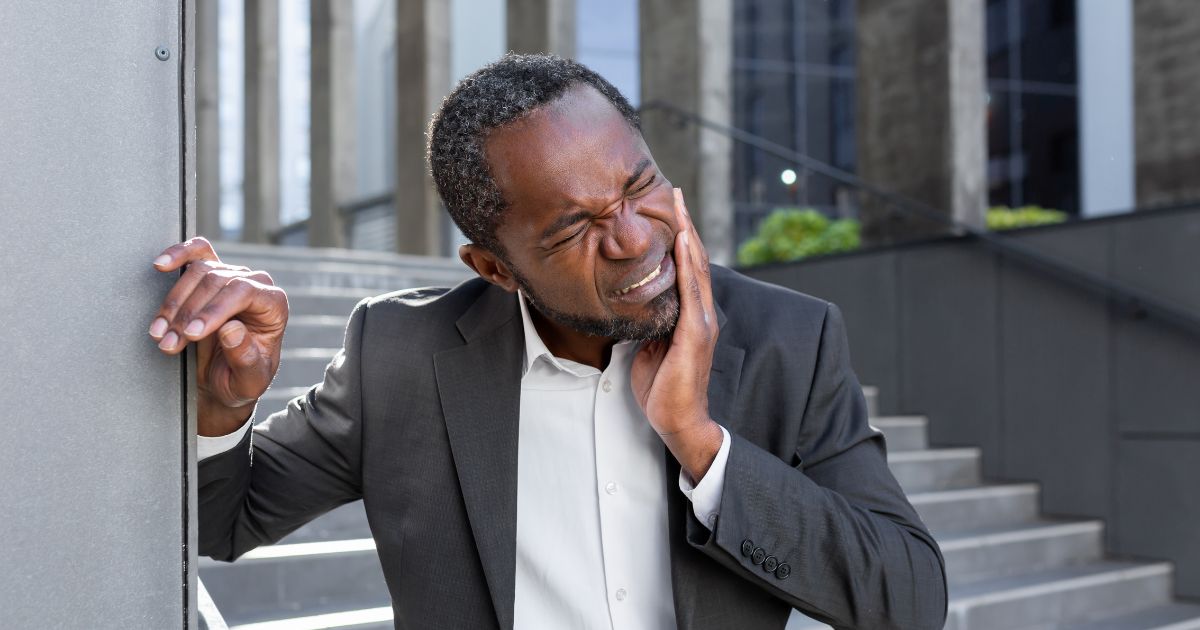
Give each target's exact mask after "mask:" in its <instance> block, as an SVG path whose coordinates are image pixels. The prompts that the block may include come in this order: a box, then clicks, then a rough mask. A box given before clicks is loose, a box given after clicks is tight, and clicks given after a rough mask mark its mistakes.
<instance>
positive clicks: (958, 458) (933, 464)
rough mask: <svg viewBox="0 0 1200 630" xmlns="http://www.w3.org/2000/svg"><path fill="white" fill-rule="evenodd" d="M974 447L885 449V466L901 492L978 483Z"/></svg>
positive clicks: (978, 460)
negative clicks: (893, 476) (886, 453)
mask: <svg viewBox="0 0 1200 630" xmlns="http://www.w3.org/2000/svg"><path fill="white" fill-rule="evenodd" d="M980 457H981V455H980V452H979V449H977V448H939V449H932V450H928V449H927V450H920V451H898V452H893V453H888V468H890V469H891V470H892V474H893V475H895V476H896V480H897V481H899V482H900V487H901V488H904V492H905V493H907V494H911V493H914V492H928V491H933V490H951V489H954V488H968V487H971V486H977V485H979V483H980V481H979V467H980Z"/></svg>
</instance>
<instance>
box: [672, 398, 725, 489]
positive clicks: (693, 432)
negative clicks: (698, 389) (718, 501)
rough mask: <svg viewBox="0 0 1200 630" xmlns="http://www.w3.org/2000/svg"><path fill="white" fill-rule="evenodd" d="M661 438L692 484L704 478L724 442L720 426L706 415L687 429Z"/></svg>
mask: <svg viewBox="0 0 1200 630" xmlns="http://www.w3.org/2000/svg"><path fill="white" fill-rule="evenodd" d="M661 437H662V440H663V443H664V444H666V446H667V450H669V451H671V454H672V455H673V456H674V457H675V459H676V460H677V461H678V462H679V466H680V468H682V469H683V472H684V474H686V475H687V476H688V478H689V479H690V480H691V482H692V483H693V484H698V483H699V482H700V480H701V479H703V478H704V475H705V474H706V473H707V472H708V469H709V467H710V466H712V463H713V460H715V459H716V457H717V452H719V451H720V450H721V444H722V443H723V442H724V441H725V433H724V432H723V431H722V430H721V425H719V424H717V422H716V421H715V420H713V419H712V418H710V417H708V415H707V414H705V416H704V417H703V418H702V419H701V420H699V421H697V422H695V423H694V424H692V425H691V426H690V427H689V428H688V429H686V430H682V431H677V432H675V433H671V434H669V435H662V436H661Z"/></svg>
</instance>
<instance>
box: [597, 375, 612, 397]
mask: <svg viewBox="0 0 1200 630" xmlns="http://www.w3.org/2000/svg"><path fill="white" fill-rule="evenodd" d="M600 389H603V390H604V393H606V394H607V393H608V392H611V391H612V381H610V380H608V379H604V382H603V383H601V384H600Z"/></svg>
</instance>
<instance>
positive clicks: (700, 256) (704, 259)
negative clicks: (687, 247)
mask: <svg viewBox="0 0 1200 630" xmlns="http://www.w3.org/2000/svg"><path fill="white" fill-rule="evenodd" d="M675 207H676V209H677V212H678V213H679V214H680V215H682V217H683V221H685V222H686V225H687V226H688V229H689V230H691V232H692V239H691V241H692V251H693V252H695V254H696V260H697V263H698V264H697V268H698V269H699V270H700V272H701V273H703V274H704V275H705V276H708V275H710V274H709V268H708V249H707V248H706V247H704V241H703V240H701V238H700V232H699V231H697V230H696V224H695V223H693V222H692V214H691V213H690V212H688V209H687V202H685V201H684V199H683V189H682V188H676V189H675Z"/></svg>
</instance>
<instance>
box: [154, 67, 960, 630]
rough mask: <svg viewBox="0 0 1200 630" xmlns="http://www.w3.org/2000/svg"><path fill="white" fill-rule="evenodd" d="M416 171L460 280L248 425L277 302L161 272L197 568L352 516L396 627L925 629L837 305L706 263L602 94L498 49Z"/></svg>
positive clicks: (417, 301)
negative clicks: (183, 419) (181, 397)
mask: <svg viewBox="0 0 1200 630" xmlns="http://www.w3.org/2000/svg"><path fill="white" fill-rule="evenodd" d="M429 160H430V165H431V168H432V172H433V176H434V179H435V181H436V182H437V184H438V190H439V193H440V194H441V196H442V198H443V200H444V201H445V203H446V206H447V207H448V209H449V211H450V213H451V215H452V216H453V218H454V220H455V221H456V223H457V224H458V225H459V226H460V228H461V229H462V231H463V233H464V234H465V235H466V236H467V237H468V238H469V239H470V240H471V244H469V245H466V246H464V247H462V249H461V250H460V256H461V258H462V260H463V262H465V263H466V264H467V265H468V266H470V267H471V268H472V269H474V270H475V271H476V272H477V273H478V275H479V278H477V279H474V280H471V281H468V282H465V283H463V284H462V285H459V286H458V287H456V288H454V289H450V290H429V289H420V290H413V291H402V292H398V293H393V294H389V295H384V296H380V297H377V298H374V299H369V300H364V301H363V302H361V303H360V304H359V305H358V306H357V307H356V308H355V310H354V313H353V314H352V315H351V317H350V322H349V324H348V326H347V331H346V340H345V346H344V348H343V349H342V351H341V352H340V353H339V354H338V355H337V357H336V358H335V359H334V360H333V361H332V363H331V364H330V365H329V367H328V368H327V370H326V373H325V379H324V381H323V382H322V383H321V384H319V385H317V386H315V387H314V388H313V389H311V390H310V391H309V392H308V393H307V394H306V395H304V396H302V397H299V398H297V399H295V400H292V401H291V402H290V403H289V404H288V407H287V409H286V410H284V411H280V412H277V413H275V414H274V415H272V416H271V417H270V418H268V419H267V420H266V421H265V422H262V423H260V424H258V426H256V427H254V429H253V431H250V430H248V427H249V424H250V422H249V420H248V418H249V417H250V416H251V414H252V410H253V407H254V403H255V401H256V400H257V399H258V397H259V396H261V394H262V393H263V391H265V390H266V388H267V386H268V385H269V383H270V380H271V378H272V376H273V374H274V373H275V370H276V368H277V365H278V362H279V348H280V342H281V339H282V335H283V330H284V327H285V325H286V320H287V302H286V297H285V296H284V295H283V293H282V292H281V291H280V290H279V289H277V288H275V287H273V286H271V281H270V278H269V276H267V275H266V274H264V273H262V272H254V271H250V270H248V269H245V268H239V267H232V266H229V265H225V264H223V263H221V262H220V261H219V259H218V258H217V256H216V254H215V252H213V251H212V248H211V246H209V245H208V243H207V242H206V241H204V240H203V239H195V240H192V241H189V242H186V243H182V244H179V245H176V246H174V247H171V248H169V249H167V250H166V251H165V252H164V253H163V255H162V256H161V257H160V258H159V259H157V260H156V261H155V263H156V265H157V266H158V268H159V269H160V270H162V271H173V270H177V269H180V268H182V267H184V266H185V265H186V266H187V271H186V272H185V273H184V274H183V275H182V276H181V278H180V280H179V281H178V283H177V285H176V286H175V287H174V288H173V289H172V291H171V292H170V294H168V296H167V298H166V300H165V301H164V303H163V306H162V309H161V311H160V313H159V315H158V317H157V318H156V319H155V321H154V322H153V323H152V325H151V329H150V334H151V336H152V337H154V338H156V339H158V340H160V344H159V345H160V347H161V348H162V350H163V351H164V352H167V353H178V352H180V351H181V350H182V349H183V347H184V346H185V345H186V343H187V342H189V341H190V342H196V343H197V346H198V355H197V356H198V359H199V363H198V365H199V377H198V385H199V413H200V417H199V432H200V434H201V436H203V437H201V438H200V439H201V441H202V444H201V448H202V449H204V450H205V451H208V452H216V453H215V454H211V456H207V457H205V458H204V459H203V461H202V462H201V464H200V489H199V492H200V546H201V552H202V553H204V554H206V555H211V556H213V557H215V558H219V559H224V560H232V559H234V558H236V557H237V556H239V555H241V554H242V553H244V552H245V551H247V550H249V549H251V548H253V547H255V546H257V545H260V544H265V543H271V542H274V541H276V540H278V539H279V538H281V537H283V536H284V535H286V534H287V533H288V532H290V531H293V530H294V529H296V528H297V527H299V526H300V525H302V524H304V523H305V522H307V521H309V520H310V519H312V518H314V517H316V516H318V515H320V514H322V513H324V512H326V511H328V510H330V509H332V508H333V507H336V506H337V505H340V504H343V503H346V502H349V501H353V500H356V499H359V498H361V499H363V500H364V505H365V508H366V511H367V515H368V519H369V521H370V526H371V531H372V533H373V535H374V537H375V539H376V542H377V548H378V550H379V555H380V560H381V563H382V565H383V569H384V574H385V576H386V578H387V581H388V586H389V589H390V592H391V595H392V600H393V608H394V611H395V620H396V626H397V627H398V628H407V627H431V628H434V627H436V628H487V627H500V628H512V627H517V628H666V627H674V626H677V627H680V628H735V627H736V628H782V627H783V626H784V625H785V623H786V620H787V618H788V615H789V612H790V609H791V608H793V607H794V608H798V609H800V610H802V611H804V612H805V613H806V614H808V615H810V616H812V617H814V618H817V619H821V620H823V621H825V622H827V623H829V624H831V625H834V626H837V627H845V628H872V629H877V628H904V629H906V630H912V629H916V628H940V627H941V626H942V623H943V621H944V618H945V607H946V592H945V580H944V575H943V561H942V557H941V554H940V551H939V550H938V547H937V545H936V543H935V542H934V541H933V539H932V538H931V537H930V536H929V534H928V532H927V531H926V530H925V527H924V526H923V525H922V524H921V522H920V520H919V519H918V517H917V515H916V514H915V512H914V510H913V509H912V507H911V506H910V505H909V504H908V502H907V501H906V499H905V498H904V495H903V493H902V492H901V490H900V488H899V486H898V485H897V483H896V481H895V479H894V478H893V477H892V476H891V474H890V472H889V471H888V468H887V464H886V460H885V453H884V445H883V438H882V436H881V435H880V434H879V433H878V432H876V431H874V430H873V429H871V428H870V427H869V426H868V425H867V418H866V407H865V403H864V400H863V397H862V393H861V388H860V386H859V384H858V382H857V380H856V378H855V376H854V374H853V372H852V370H851V368H850V362H849V353H848V347H847V344H846V339H845V331H844V329H843V326H842V321H841V317H840V315H839V313H838V311H837V309H836V307H834V306H833V305H832V304H828V303H825V302H822V301H820V300H817V299H815V298H811V297H808V296H804V295H801V294H798V293H794V292H790V291H787V290H784V289H781V288H778V287H771V286H768V285H765V284H761V283H758V282H755V281H752V280H749V279H747V278H744V277H742V276H739V275H737V274H735V273H733V272H731V271H729V270H726V269H723V268H719V267H712V268H710V267H709V264H708V257H707V255H706V253H705V251H704V247H703V245H702V244H701V242H700V239H699V237H698V235H697V234H696V232H695V230H694V228H693V226H692V222H691V219H690V218H689V217H688V215H687V210H686V206H685V204H684V203H683V198H682V195H681V193H680V192H679V191H678V190H675V189H673V188H672V187H671V185H670V183H669V182H668V181H667V179H666V177H665V174H664V173H661V172H659V171H658V169H657V166H656V165H655V163H654V160H653V157H652V156H651V155H650V152H649V150H648V149H647V147H646V145H645V143H644V142H643V141H642V137H641V134H640V131H639V128H638V120H637V115H636V113H635V112H634V110H633V109H632V108H631V107H630V106H629V104H628V103H627V102H626V101H625V99H624V98H623V97H622V96H621V95H620V94H619V93H618V92H617V91H616V90H615V89H614V88H613V87H612V86H611V85H610V84H608V83H607V82H606V81H604V79H602V78H600V77H599V76H598V75H596V74H595V73H593V72H591V71H590V70H588V69H586V68H584V67H583V66H581V65H579V64H576V63H574V62H571V61H567V60H562V59H558V58H555V57H548V56H515V55H510V56H507V57H505V58H503V59H501V60H500V61H498V62H497V63H495V64H493V65H491V66H488V67H486V68H484V69H482V70H480V71H478V72H476V73H475V74H473V75H471V76H470V77H468V78H466V79H465V80H463V82H462V83H461V84H460V85H459V86H458V87H457V88H456V89H455V91H454V92H453V93H452V94H451V95H450V96H449V97H447V99H446V100H445V102H444V103H443V105H442V108H441V111H440V112H439V113H438V114H437V115H436V116H435V118H434V120H433V123H432V125H431V127H430V138H429ZM400 194H403V191H400ZM222 436H223V437H222ZM251 436H253V437H252V438H251ZM214 440H215V441H214ZM205 455H208V453H205Z"/></svg>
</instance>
